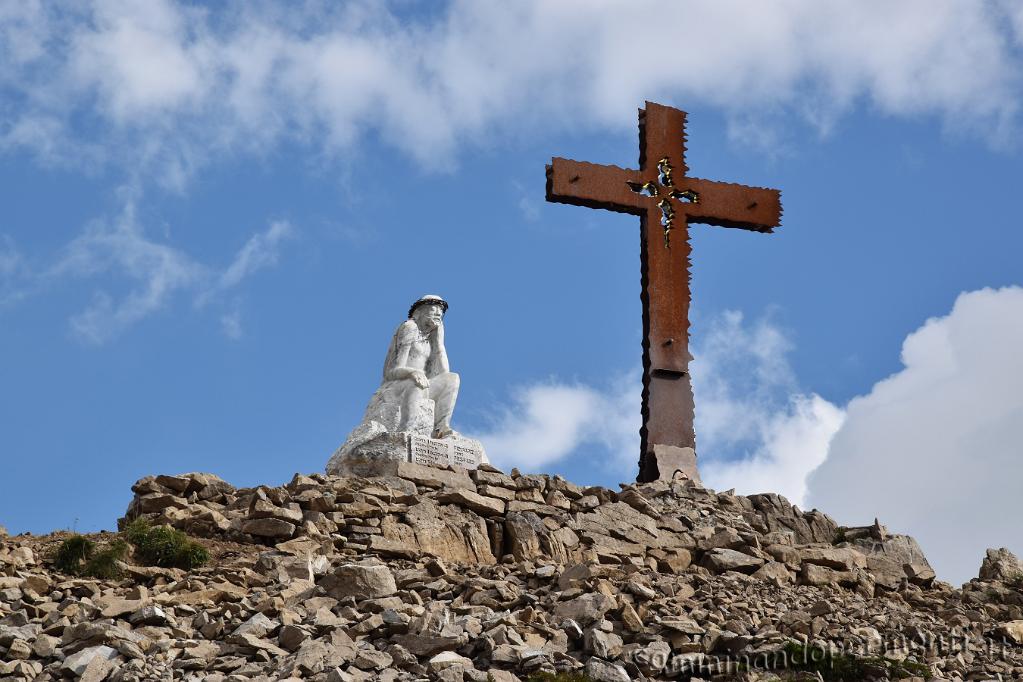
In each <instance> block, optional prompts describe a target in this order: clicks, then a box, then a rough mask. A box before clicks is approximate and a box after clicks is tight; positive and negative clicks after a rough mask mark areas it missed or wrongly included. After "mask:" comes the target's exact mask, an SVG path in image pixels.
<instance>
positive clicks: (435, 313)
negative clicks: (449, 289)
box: [408, 294, 448, 330]
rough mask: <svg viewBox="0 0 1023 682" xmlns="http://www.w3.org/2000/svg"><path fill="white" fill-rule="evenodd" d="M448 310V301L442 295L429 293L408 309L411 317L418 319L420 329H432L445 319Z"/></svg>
mask: <svg viewBox="0 0 1023 682" xmlns="http://www.w3.org/2000/svg"><path fill="white" fill-rule="evenodd" d="M447 311H448V302H447V301H445V300H444V299H443V298H441V297H440V296H434V295H433V294H428V295H426V296H423V297H422V298H420V299H419V300H418V301H416V302H415V303H413V304H412V307H411V308H409V309H408V316H409V319H413V320H415V321H416V324H417V325H419V328H420V329H427V330H432V329H434V328H435V327H437V325H439V324H440V323H441V320H443V319H444V313H446V312H447Z"/></svg>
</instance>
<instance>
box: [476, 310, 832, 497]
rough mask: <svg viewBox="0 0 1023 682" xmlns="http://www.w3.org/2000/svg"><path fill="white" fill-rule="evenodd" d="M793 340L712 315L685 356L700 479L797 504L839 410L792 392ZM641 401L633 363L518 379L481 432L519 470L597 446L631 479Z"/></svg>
mask: <svg viewBox="0 0 1023 682" xmlns="http://www.w3.org/2000/svg"><path fill="white" fill-rule="evenodd" d="M791 348H792V344H791V343H790V341H789V340H788V339H787V337H786V335H785V334H784V332H783V331H782V330H781V329H780V328H778V327H777V326H776V325H774V324H773V323H772V322H771V321H770V320H769V319H762V320H759V321H757V322H755V323H752V324H748V323H745V322H744V320H743V316H742V315H741V314H740V313H738V312H734V311H728V312H725V313H723V314H722V315H720V316H718V317H716V318H715V319H713V320H711V322H710V324H709V325H708V330H707V333H706V335H705V338H704V340H703V342H702V343H701V344H700V347H699V348H697V349H695V351H694V352H695V355H696V357H697V358H698V359H697V361H695V362H694V363H693V365H692V368H693V382H694V384H695V386H694V391H695V392H696V397H697V400H696V409H697V413H696V419H697V423H696V429H697V439H698V449H699V452H700V457H701V460H700V471H701V476H702V477H703V479H704V482H705V483H706V484H708V485H710V486H711V487H716V488H720V489H724V488H736V489H737V490H739V491H740V492H743V493H759V492H778V493H781V494H783V495H786V496H787V497H789V499H791V500H792V501H793V502H795V503H797V504H802V502H803V496H804V493H805V490H806V485H805V481H806V476H807V475H808V474H809V473H810V472H811V471H812V470H813V469H814V468H815V467H816V466H817V465H818V464H820V463H821V462H822V461H823V460H824V457H825V455H826V453H827V447H828V441H829V440H830V438H831V436H832V435H833V434H834V432H835V430H836V429H837V428H838V426H839V424H840V423H841V420H842V416H843V414H842V411H841V410H840V409H839V408H837V407H835V406H834V405H832V404H831V403H829V402H827V401H826V400H824V399H823V398H821V397H820V396H817V395H812V394H811V395H805V394H803V393H801V392H799V390H798V388H797V386H796V384H795V381H794V379H793V376H792V370H791V368H790V366H789V364H788V361H787V359H786V354H787V353H788V352H790V350H791ZM639 403H640V381H639V376H638V373H636V374H635V375H632V376H629V377H625V378H623V379H621V380H619V381H617V382H615V383H614V384H613V385H612V386H608V387H601V388H595V387H592V386H586V385H583V384H578V383H576V384H564V383H559V382H557V381H548V382H545V383H541V384H537V385H533V386H528V387H523V388H521V389H519V390H518V391H517V392H516V393H515V395H514V398H513V404H512V405H511V406H508V407H506V408H505V409H504V411H502V412H501V413H500V414H499V415H498V417H497V418H496V420H495V421H494V424H493V426H492V428H491V429H489V431H487V432H486V433H484V434H482V435H481V439H482V440H483V441H484V442H485V443H486V444H487V451H488V454H490V455H491V459H492V460H493V461H494V462H495V463H496V464H497V465H498V466H503V467H511V466H518V467H522V468H524V469H527V470H539V469H542V468H543V467H545V466H548V465H550V464H551V463H553V462H556V461H559V460H562V459H564V458H566V457H569V456H572V455H573V454H574V453H576V452H577V451H579V450H580V448H585V447H589V448H591V449H592V448H594V447H598V448H600V449H601V450H603V451H605V452H607V456H606V457H604V458H602V461H605V462H606V463H607V467H608V468H609V469H611V470H612V471H613V472H614V474H615V475H619V476H621V477H622V480H631V479H632V478H634V476H635V473H636V460H637V458H638V452H639V426H640V419H639ZM587 456H589V457H592V453H591V452H589V451H588V452H587Z"/></svg>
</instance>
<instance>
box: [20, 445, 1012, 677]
mask: <svg viewBox="0 0 1023 682" xmlns="http://www.w3.org/2000/svg"><path fill="white" fill-rule="evenodd" d="M132 490H133V492H134V493H135V497H134V499H133V500H132V502H131V504H130V505H129V508H128V510H127V512H126V515H125V519H123V520H122V521H125V520H129V519H132V518H135V517H138V516H145V517H147V518H149V519H150V520H151V521H153V522H154V523H161V524H168V525H171V526H173V527H175V528H178V529H181V530H184V531H186V532H187V533H189V534H190V535H192V536H195V537H199V538H204V539H205V540H204V541H203V542H204V544H206V545H207V546H208V547H209V549H210V551H211V553H212V554H213V556H214V560H213V561H212V562H211V563H210V565H208V566H207V567H204V568H201V569H197V570H194V571H191V572H188V573H186V572H184V571H181V570H178V569H165V568H152V567H141V566H134V565H131V563H130V562H129V563H128V564H126V565H125V566H124V567H123V568H124V571H125V575H124V577H123V578H122V579H120V580H106V581H103V580H95V579H84V578H73V577H69V576H65V575H62V574H60V573H58V572H56V571H55V570H54V569H53V568H52V567H51V566H49V565H48V562H47V557H48V556H50V555H52V552H53V549H54V548H55V546H56V544H57V543H59V541H60V539H61V536H60V535H59V534H57V535H54V536H45V537H33V536H28V535H22V536H17V537H0V661H2V662H0V677H5V678H7V677H9V678H10V679H24V680H29V679H38V680H53V679H58V678H61V677H79V678H81V679H84V680H104V679H108V680H113V681H120V680H151V679H185V680H248V679H265V680H277V679H312V680H329V681H331V682H334V681H338V682H340V681H348V680H419V679H439V680H452V681H462V680H472V681H479V682H483V681H484V680H495V681H496V682H507V681H510V680H515V679H527V678H529V677H530V676H531V675H534V674H536V673H541V672H579V673H584V674H585V675H587V676H588V677H589V678H591V679H594V680H607V681H618V680H621V681H624V680H629V679H640V680H642V679H650V680H657V679H680V678H683V679H684V678H687V677H688V676H690V675H692V676H694V677H693V678H694V679H715V678H716V679H749V680H754V679H778V677H777V675H776V673H778V674H786V673H785V672H784V671H774V672H771V671H767V670H753V671H750V670H749V668H750V667H752V668H755V669H756V668H763V667H764V666H765V665H766V664H767V663H768V662H770V661H775V662H776V661H777V659H773V658H771V656H774V655H776V653H777V652H779V651H781V650H783V648H784V647H785V646H786V644H790V643H792V642H803V643H807V642H809V643H811V644H814V643H816V644H817V645H820V646H822V647H826V648H829V649H831V650H834V651H838V652H844V654H843V655H847V656H850V657H852V658H851V659H850V660H856V661H859V662H861V665H862V668H863V670H864V671H865V672H864V673H863V674H864V677H863V678H862V679H889V678H893V677H897V676H900V675H901V676H904V675H906V674H912V675H915V676H916V679H943V680H967V679H969V680H988V679H1021V678H1023V648H1021V646H1020V645H1023V578H1021V575H1023V565H1021V564H1020V562H1019V561H1018V560H1017V559H1016V558H1015V557H1014V556H1012V555H1011V553H1009V552H1008V551H1006V550H990V551H989V552H988V556H987V557H986V558H985V559H984V563H983V566H982V569H981V573H980V577H979V578H978V579H976V580H974V581H971V582H970V583H968V584H967V585H965V586H963V588H962V589H953V588H952V587H951V586H949V585H947V584H944V583H941V582H939V581H936V580H935V576H934V572H933V571H932V570H931V568H930V566H929V565H928V564H927V561H926V558H925V557H924V556H923V553H922V552H921V551H920V548H919V547H918V546H917V544H916V542H914V541H913V540H912V538H909V537H906V536H902V535H893V534H890V533H888V532H887V530H886V529H885V528H884V527H883V526H881V525H880V524H879V523H876V522H875V524H874V525H872V526H867V527H862V528H844V527H839V526H838V525H837V524H836V523H835V522H834V521H833V520H832V519H830V518H829V517H828V516H827V515H825V514H823V513H821V512H818V511H809V512H805V511H802V510H800V509H798V508H796V507H794V506H792V505H791V504H789V503H788V502H787V501H786V500H785V499H784V498H782V497H779V496H777V495H771V494H764V495H751V496H739V495H734V494H732V493H730V492H724V493H715V492H714V491H712V490H708V489H704V488H702V487H700V486H698V485H696V484H695V483H693V482H692V481H686V480H678V481H675V482H673V483H666V482H658V483H650V484H642V485H623V486H622V488H621V490H618V491H614V490H608V489H605V488H597V487H592V488H583V487H580V486H576V485H573V484H571V483H569V482H568V481H566V480H564V479H562V478H560V477H549V476H535V475H520V474H519V473H518V472H516V471H513V472H512V474H511V475H506V474H504V473H501V472H499V471H497V470H495V469H492V468H490V467H484V468H482V469H480V470H477V471H473V472H466V471H461V470H442V469H435V468H428V467H421V466H416V465H413V464H407V465H406V464H403V465H401V466H399V467H398V468H397V470H396V473H395V475H393V476H388V477H380V478H371V479H361V478H339V477H332V476H321V475H313V476H302V475H296V476H295V477H294V478H293V479H292V480H291V481H290V482H289V483H288V484H286V485H284V486H279V487H267V486H260V487H256V488H242V489H239V488H235V487H233V486H231V485H230V484H228V483H227V482H225V481H223V480H221V479H219V478H217V477H216V476H213V475H211V474H202V473H192V474H184V475H180V476H153V477H147V478H144V479H142V480H140V481H138V482H137V483H136V484H135V485H134V486H133V488H132ZM790 651H791V649H790ZM886 660H887V661H903V660H904V661H907V663H906V664H904V665H895V664H891V663H887V662H885V661H886ZM914 662H915V663H916V664H917V665H914ZM739 663H744V664H746V668H745V669H740V668H739V667H737V664H739ZM907 671H909V672H907ZM785 679H793V678H792V677H791V676H790V677H786V678H785ZM797 679H798V677H797ZM806 679H819V678H818V677H816V675H814V676H808V677H806Z"/></svg>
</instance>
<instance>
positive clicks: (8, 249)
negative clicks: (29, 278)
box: [0, 234, 28, 305]
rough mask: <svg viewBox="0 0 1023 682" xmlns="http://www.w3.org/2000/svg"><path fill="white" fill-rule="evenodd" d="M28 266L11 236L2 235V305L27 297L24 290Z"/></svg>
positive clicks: (0, 294) (0, 242)
mask: <svg viewBox="0 0 1023 682" xmlns="http://www.w3.org/2000/svg"><path fill="white" fill-rule="evenodd" d="M27 269H28V266H27V265H26V263H25V258H24V256H22V255H21V252H20V251H19V250H18V248H17V246H15V244H14V240H13V239H12V238H11V236H10V235H7V234H0V305H4V304H5V303H12V302H14V301H17V300H19V299H21V298H23V297H24V296H25V291H24V289H23V286H24V282H23V279H24V277H25V273H26V272H27Z"/></svg>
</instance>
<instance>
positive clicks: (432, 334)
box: [327, 295, 486, 476]
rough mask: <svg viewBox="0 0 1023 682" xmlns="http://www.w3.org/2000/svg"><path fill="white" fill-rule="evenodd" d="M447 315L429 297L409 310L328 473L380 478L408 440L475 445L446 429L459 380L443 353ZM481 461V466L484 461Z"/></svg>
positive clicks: (402, 456)
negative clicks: (361, 413) (375, 383)
mask: <svg viewBox="0 0 1023 682" xmlns="http://www.w3.org/2000/svg"><path fill="white" fill-rule="evenodd" d="M447 309H448V303H447V301H445V300H444V299H443V298H441V297H440V296H434V295H428V296H423V297H422V298H420V299H419V300H418V301H416V302H415V303H413V304H412V307H411V308H410V309H409V313H408V319H407V320H406V321H405V322H402V323H401V324H400V325H399V326H398V329H397V330H396V331H395V332H394V337H393V338H392V339H391V345H390V346H389V347H388V349H387V357H386V359H385V360H384V372H383V381H382V382H381V384H380V388H378V389H377V390H376V393H374V394H373V397H372V398H371V399H370V401H369V406H368V407H367V408H366V414H365V415H364V416H363V418H362V423H361V424H359V426H357V427H356V428H355V430H354V431H352V433H351V434H349V436H348V438H347V440H345V442H344V444H343V445H342V446H341V447H340V448H338V450H337V451H336V452H335V453H334V455H333V456H332V457H331V458H330V461H329V462H328V463H327V473H330V474H339V475H360V476H364V475H373V474H375V473H379V472H380V471H381V469H380V466H378V465H379V464H380V463H381V462H383V461H397V460H404V459H407V458H408V452H409V449H408V448H409V445H408V443H409V437H410V436H417V437H419V441H417V442H420V441H423V439H424V438H427V439H434V440H445V439H452V440H454V441H458V442H460V443H461V442H462V441H464V442H465V443H468V444H475V446H478V445H479V444H478V441H472V440H470V439H465V438H463V437H462V436H461V435H460V434H459V433H457V432H456V431H454V430H453V429H452V428H451V414H452V412H454V409H455V401H456V400H457V398H458V385H459V379H458V375H457V374H455V373H454V372H452V371H451V369H450V367H449V366H448V353H447V350H446V349H445V348H444V314H445V313H446V312H447ZM444 447H447V444H445V446H444ZM479 449H480V453H481V454H482V447H479ZM482 460H483V461H486V456H485V455H482Z"/></svg>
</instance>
